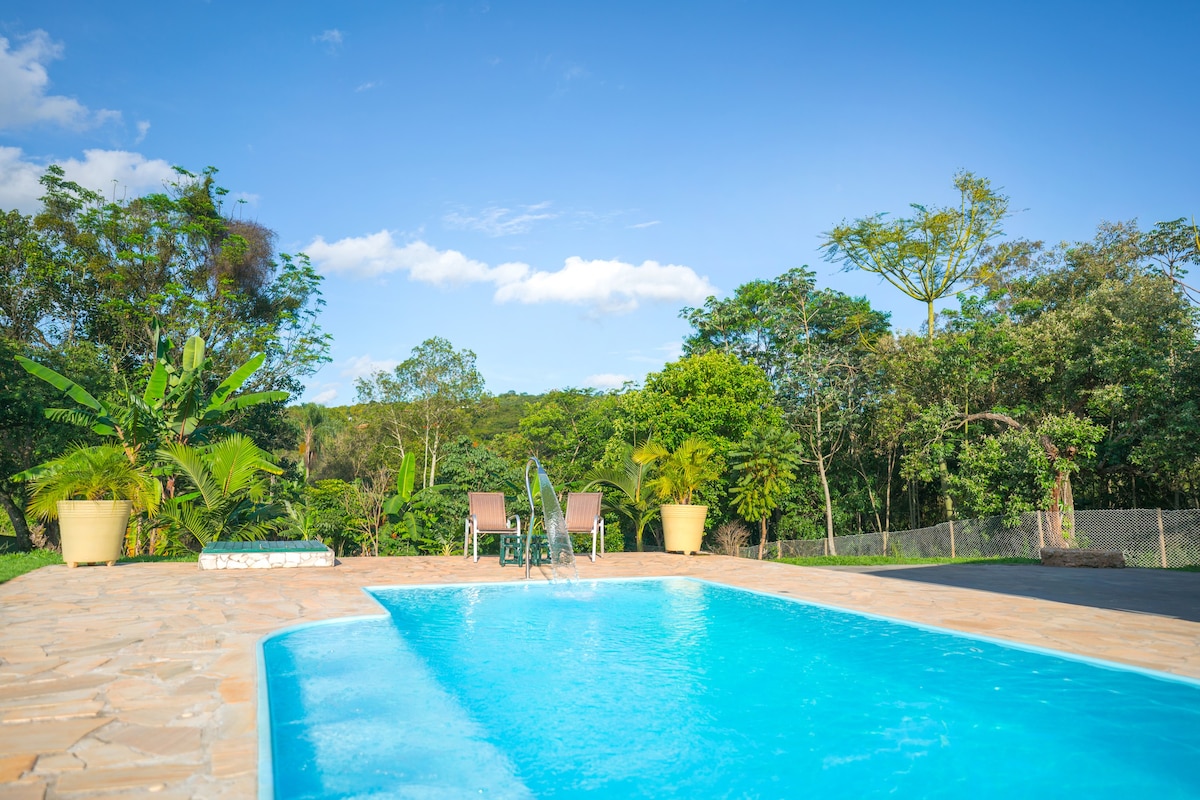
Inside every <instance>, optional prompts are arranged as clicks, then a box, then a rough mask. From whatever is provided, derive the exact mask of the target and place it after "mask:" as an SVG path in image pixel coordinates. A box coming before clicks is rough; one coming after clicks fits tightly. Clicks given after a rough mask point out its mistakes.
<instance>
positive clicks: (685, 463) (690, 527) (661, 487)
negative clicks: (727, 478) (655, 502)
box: [633, 437, 718, 553]
mask: <svg viewBox="0 0 1200 800" xmlns="http://www.w3.org/2000/svg"><path fill="white" fill-rule="evenodd" d="M633 458H634V461H636V462H638V463H639V464H651V463H656V464H657V465H658V474H657V475H656V476H655V477H654V478H652V479H651V480H650V481H649V482H648V483H647V486H648V487H649V488H650V489H651V490H652V491H654V493H655V494H657V495H658V497H659V499H660V500H669V501H670V502H669V503H664V504H663V505H662V508H661V514H662V523H663V549H665V550H667V551H669V552H682V553H698V552H700V543H701V542H702V541H703V540H704V520H705V518H706V517H707V516H708V506H701V505H693V504H692V499H693V498H694V496H695V494H696V492H698V491H699V490H700V489H701V488H703V487H704V485H705V484H707V483H709V482H711V481H713V480H715V479H716V478H717V476H718V471H717V464H716V451H714V450H713V447H712V445H710V444H709V443H708V442H706V441H704V440H703V439H698V438H696V437H691V438H689V439H686V440H684V442H683V444H681V445H679V447H678V448H676V449H675V450H674V451H670V450H667V449H666V448H665V447H663V446H662V445H661V444H659V443H658V442H655V441H653V440H651V441H648V442H646V443H645V444H644V445H642V446H641V447H639V448H638V450H637V452H635V453H634V454H633Z"/></svg>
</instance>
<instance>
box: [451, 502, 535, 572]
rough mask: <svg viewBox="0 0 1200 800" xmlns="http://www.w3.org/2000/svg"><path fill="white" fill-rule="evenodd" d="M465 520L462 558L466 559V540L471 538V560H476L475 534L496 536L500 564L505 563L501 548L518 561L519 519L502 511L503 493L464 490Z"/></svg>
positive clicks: (467, 556)
mask: <svg viewBox="0 0 1200 800" xmlns="http://www.w3.org/2000/svg"><path fill="white" fill-rule="evenodd" d="M467 506H468V509H469V510H468V511H467V519H466V525H465V526H464V528H463V557H464V558H470V556H471V553H469V552H467V543H468V542H470V541H471V540H472V538H473V539H474V555H475V561H477V562H478V561H479V534H481V533H497V534H499V535H500V565H501V566H503V565H504V564H505V559H504V554H505V548H506V547H507V548H509V551H510V552H511V553H512V554H513V556H514V558H513V560H514V561H516V562H520V560H521V518H520V517H519V516H517V515H516V514H513V515H512V516H509V515H508V514H507V513H506V512H505V510H504V493H503V492H468V493H467Z"/></svg>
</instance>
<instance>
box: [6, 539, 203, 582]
mask: <svg viewBox="0 0 1200 800" xmlns="http://www.w3.org/2000/svg"><path fill="white" fill-rule="evenodd" d="M198 558H199V557H198V556H195V555H192V556H185V557H179V558H175V557H167V556H134V557H133V558H122V559H121V562H122V563H125V562H131V563H132V562H137V561H196V560H197V559H198ZM61 563H63V560H62V556H60V555H59V554H58V553H55V552H54V551H52V550H34V551H32V552H29V553H18V552H17V549H16V539H14V538H13V537H11V536H0V583H4V582H5V581H8V580H12V579H13V578H15V577H17V576H18V575H24V574H25V573H26V572H33V571H34V570H35V569H39V568H41V567H48V566H50V565H51V564H61Z"/></svg>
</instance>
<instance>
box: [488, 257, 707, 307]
mask: <svg viewBox="0 0 1200 800" xmlns="http://www.w3.org/2000/svg"><path fill="white" fill-rule="evenodd" d="M716 293H717V289H716V287H715V286H713V285H712V284H711V283H709V282H708V279H707V278H704V277H701V276H700V275H697V274H696V273H695V271H693V270H692V268H691V267H684V266H679V265H677V264H659V263H658V262H657V261H645V262H642V264H641V265H635V264H627V263H625V262H623V261H605V260H600V259H593V260H584V259H582V258H580V257H579V256H571V257H570V258H568V259H567V260H566V263H565V264H564V266H563V268H562V269H560V270H558V271H556V272H543V271H537V272H532V273H530V274H528V275H526V276H524V277H522V278H521V279H520V280H516V281H512V282H510V283H506V284H503V285H501V286H500V287H499V288H498V289H496V300H497V301H498V302H501V303H505V302H518V303H527V304H528V303H573V304H587V305H594V306H597V307H598V308H599V309H600V310H602V311H608V312H611V313H627V312H630V311H633V310H634V309H636V308H637V307H638V305H639V304H640V303H641V301H644V300H649V301H659V302H669V301H683V302H687V303H698V302H701V301H703V300H704V299H705V298H706V297H708V296H709V295H711V294H716Z"/></svg>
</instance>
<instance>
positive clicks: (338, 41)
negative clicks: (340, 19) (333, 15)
mask: <svg viewBox="0 0 1200 800" xmlns="http://www.w3.org/2000/svg"><path fill="white" fill-rule="evenodd" d="M345 38H346V35H345V34H344V33H342V32H341V31H339V30H338V29H337V28H330V29H329V30H327V31H321V33H320V35H318V36H314V37H312V40H313V41H314V42H316V43H317V44H324V45H326V48H327V49H328V50H329V52H331V53H332V52H334V51H335V50H337V49H338V48H339V47H341V46H342V42H343V41H344V40H345Z"/></svg>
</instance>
